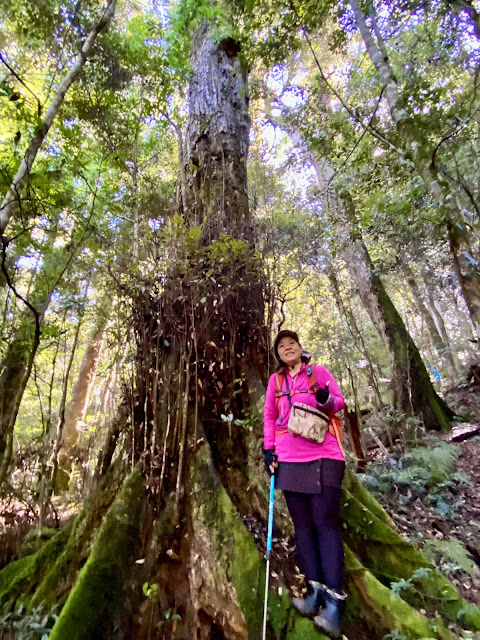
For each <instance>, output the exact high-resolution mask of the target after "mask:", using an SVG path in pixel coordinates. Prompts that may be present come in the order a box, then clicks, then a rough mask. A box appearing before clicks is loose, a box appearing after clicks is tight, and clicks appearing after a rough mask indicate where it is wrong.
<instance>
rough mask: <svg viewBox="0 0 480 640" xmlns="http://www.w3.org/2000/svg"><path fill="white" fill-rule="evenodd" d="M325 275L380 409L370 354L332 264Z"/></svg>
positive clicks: (379, 399)
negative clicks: (360, 354) (364, 360)
mask: <svg viewBox="0 0 480 640" xmlns="http://www.w3.org/2000/svg"><path fill="white" fill-rule="evenodd" d="M327 276H328V279H329V281H330V284H331V287H332V291H333V297H334V298H335V302H336V304H337V308H338V311H339V313H340V314H341V315H344V317H345V319H346V321H347V325H348V328H349V329H350V333H351V334H352V338H353V340H354V341H355V342H356V341H357V340H358V341H359V342H360V345H361V351H362V354H363V356H364V358H365V359H366V361H367V363H368V367H367V371H368V378H369V380H370V384H371V386H372V389H373V393H374V396H375V398H376V402H375V403H374V404H375V405H376V407H377V408H378V409H381V408H382V407H383V400H382V396H381V395H380V389H379V387H378V383H377V376H376V374H375V369H374V368H373V363H372V360H371V358H370V354H369V353H368V349H367V346H366V344H365V340H364V339H363V336H362V333H361V331H360V329H359V328H358V325H357V321H356V320H355V316H354V315H353V313H352V311H351V309H350V307H349V306H348V305H346V304H344V302H343V299H342V295H341V293H340V286H339V284H338V280H337V276H336V273H335V271H334V269H333V266H332V265H329V268H328V271H327Z"/></svg>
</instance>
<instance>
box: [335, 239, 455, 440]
mask: <svg viewBox="0 0 480 640" xmlns="http://www.w3.org/2000/svg"><path fill="white" fill-rule="evenodd" d="M344 255H345V260H346V262H347V264H348V269H349V272H350V274H351V275H352V277H354V279H355V282H356V284H357V288H358V292H359V294H360V298H361V299H362V302H363V304H364V306H365V308H366V309H367V311H368V314H369V316H370V318H371V320H372V322H373V324H374V325H375V328H376V329H377V331H378V332H379V334H380V336H381V337H382V338H383V340H384V342H385V344H386V345H387V347H388V349H389V352H390V354H391V356H392V387H393V393H394V404H395V407H396V408H397V409H398V410H400V411H402V412H403V413H404V414H406V415H416V416H418V417H420V418H421V420H422V421H423V422H424V424H425V426H426V428H427V429H440V430H442V431H448V430H449V429H450V427H451V420H452V419H453V412H452V411H451V410H450V409H449V407H448V406H447V405H446V403H445V402H444V400H442V398H440V396H439V395H438V394H437V393H436V391H435V389H434V387H433V384H432V382H431V380H430V376H429V375H428V372H427V369H426V367H425V364H424V363H423V360H422V357H421V355H420V353H419V351H418V349H417V346H416V345H415V343H414V342H413V340H412V338H411V336H410V334H409V333H408V331H407V329H406V327H405V324H404V322H403V320H402V318H401V317H400V314H399V313H398V311H397V310H396V309H395V306H394V304H393V302H392V300H391V299H390V297H389V295H388V294H387V292H386V291H385V287H384V286H383V283H382V281H381V279H380V276H379V275H378V272H377V270H376V269H375V266H374V264H373V263H372V260H371V258H370V255H369V253H368V250H367V247H366V246H365V243H364V242H363V240H362V238H361V236H359V235H358V236H354V235H353V234H352V235H351V236H350V239H349V241H348V243H347V244H346V246H345V249H344Z"/></svg>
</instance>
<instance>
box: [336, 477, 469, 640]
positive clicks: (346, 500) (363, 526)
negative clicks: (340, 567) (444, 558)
mask: <svg viewBox="0 0 480 640" xmlns="http://www.w3.org/2000/svg"><path fill="white" fill-rule="evenodd" d="M342 496H343V500H342V507H341V517H342V520H343V522H344V523H345V525H346V529H345V532H344V540H345V542H346V544H347V545H348V546H349V547H350V549H351V550H352V551H354V552H355V553H356V554H357V555H358V557H359V558H360V559H361V561H362V562H363V564H364V565H365V566H368V568H369V570H370V571H371V573H372V574H373V575H374V576H375V577H376V578H378V579H379V580H381V581H382V582H384V583H385V584H386V585H387V586H390V583H391V582H393V581H398V580H399V579H400V578H404V579H405V580H408V579H409V578H411V577H412V575H413V574H414V572H415V571H417V570H418V569H420V568H427V569H428V570H429V571H428V572H427V574H426V575H425V577H422V578H420V579H418V580H417V581H415V585H414V588H411V589H407V590H405V591H403V592H402V598H403V599H404V600H406V601H407V602H409V603H411V604H413V605H414V606H418V607H426V608H429V607H433V608H435V610H436V611H438V612H439V613H440V614H441V615H442V616H444V617H445V618H447V619H449V620H452V621H453V622H457V621H458V619H459V616H460V615H461V616H462V624H464V625H465V626H466V627H467V628H469V629H472V630H475V631H476V630H478V629H480V626H479V625H480V611H479V610H478V609H477V608H476V607H473V605H469V603H467V602H466V601H465V600H464V599H463V598H462V597H461V596H460V594H459V592H458V591H457V589H456V588H455V587H454V586H453V584H452V583H451V582H450V581H449V580H447V578H445V577H444V576H443V575H442V574H441V573H440V572H439V571H438V570H437V569H435V568H434V567H433V566H432V565H431V564H430V563H429V562H428V561H427V560H426V559H425V557H424V556H423V555H422V554H421V553H420V552H419V551H417V550H416V549H415V548H414V547H413V546H412V545H411V544H410V543H408V542H407V541H406V540H404V539H403V538H401V537H400V535H399V534H398V533H397V532H396V531H394V530H393V529H392V528H391V527H390V526H388V525H386V524H385V523H384V522H382V521H381V520H379V519H378V518H377V517H376V516H375V515H374V514H373V513H372V512H371V511H370V510H369V509H367V507H365V506H364V505H363V504H362V503H361V502H359V500H357V498H356V497H354V496H353V495H352V494H351V493H350V492H349V491H348V490H347V489H345V488H344V489H343V494H342Z"/></svg>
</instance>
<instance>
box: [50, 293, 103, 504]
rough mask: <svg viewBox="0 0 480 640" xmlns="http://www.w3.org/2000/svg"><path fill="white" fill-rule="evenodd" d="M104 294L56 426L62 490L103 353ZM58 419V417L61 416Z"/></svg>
mask: <svg viewBox="0 0 480 640" xmlns="http://www.w3.org/2000/svg"><path fill="white" fill-rule="evenodd" d="M106 302H107V298H106V297H104V298H103V299H102V301H101V303H100V310H99V317H98V319H97V321H96V323H95V326H94V328H93V330H92V333H91V336H90V340H89V342H88V345H87V348H86V350H85V353H84V355H83V358H82V362H81V364H80V371H79V373H78V378H77V380H76V382H75V386H74V387H73V391H72V399H71V401H70V404H69V406H68V409H67V412H66V415H65V420H64V422H63V426H61V428H60V430H59V438H60V442H61V445H60V451H59V458H58V471H57V479H56V482H55V490H56V491H63V490H65V489H66V488H67V487H68V481H69V478H70V469H71V463H72V460H71V458H72V455H73V453H74V450H75V446H76V444H77V441H78V436H79V427H80V425H81V424H82V423H83V422H84V420H85V415H86V413H87V408H88V402H89V399H90V393H91V391H92V388H93V385H94V383H95V376H96V374H97V368H98V363H99V361H100V357H101V355H102V349H103V342H104V335H105V329H106V327H107V323H108V311H109V308H110V304H111V303H110V301H108V302H107V304H105V303H106ZM60 419H61V417H60Z"/></svg>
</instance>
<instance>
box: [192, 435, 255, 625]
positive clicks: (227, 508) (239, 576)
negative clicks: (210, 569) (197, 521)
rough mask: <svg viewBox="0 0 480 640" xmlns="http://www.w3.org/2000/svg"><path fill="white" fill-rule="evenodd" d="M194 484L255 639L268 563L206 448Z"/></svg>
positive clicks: (200, 454)
mask: <svg viewBox="0 0 480 640" xmlns="http://www.w3.org/2000/svg"><path fill="white" fill-rule="evenodd" d="M192 482H193V493H194V494H195V496H196V497H195V500H196V501H197V503H199V504H200V505H201V517H202V518H203V519H204V520H205V522H206V524H207V527H208V530H209V533H210V536H211V542H212V544H213V545H214V548H215V552H216V554H217V556H218V558H219V561H220V562H221V564H222V565H223V566H224V568H225V570H226V573H227V576H228V578H229V580H230V581H231V582H232V584H233V586H234V587H235V590H236V592H237V596H238V602H239V605H240V608H241V609H242V612H243V615H244V616H245V621H246V623H247V629H248V632H249V637H256V636H257V635H258V634H259V631H260V630H261V628H262V614H263V590H264V588H265V563H264V561H263V559H262V558H261V556H260V554H259V553H258V550H257V548H256V546H255V543H254V542H253V540H252V538H251V536H250V535H249V533H248V531H247V530H246V528H245V526H244V524H243V522H242V520H241V518H240V516H239V514H238V512H237V510H236V509H235V507H234V506H233V504H232V502H231V500H230V498H229V496H228V494H227V492H226V491H225V489H224V488H223V486H222V485H221V484H220V482H219V481H218V479H217V477H216V474H215V471H214V470H213V468H212V467H211V458H210V451H209V448H208V447H207V446H206V445H205V446H203V447H202V448H201V449H199V450H198V451H197V454H196V456H195V464H194V465H193V467H192Z"/></svg>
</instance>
